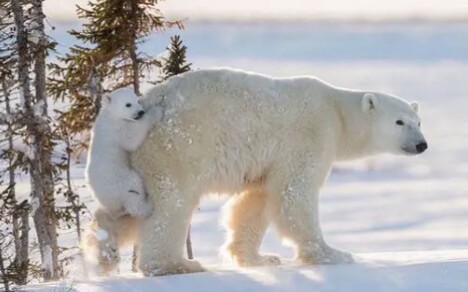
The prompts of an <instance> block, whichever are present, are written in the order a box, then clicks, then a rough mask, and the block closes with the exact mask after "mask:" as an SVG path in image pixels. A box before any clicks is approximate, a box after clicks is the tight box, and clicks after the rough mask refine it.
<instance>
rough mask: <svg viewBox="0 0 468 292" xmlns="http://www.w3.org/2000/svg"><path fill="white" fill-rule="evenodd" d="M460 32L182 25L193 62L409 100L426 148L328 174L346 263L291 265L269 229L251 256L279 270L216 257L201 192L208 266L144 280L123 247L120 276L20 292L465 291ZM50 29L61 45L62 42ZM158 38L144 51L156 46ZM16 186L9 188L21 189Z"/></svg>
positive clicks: (467, 200) (444, 28)
mask: <svg viewBox="0 0 468 292" xmlns="http://www.w3.org/2000/svg"><path fill="white" fill-rule="evenodd" d="M46 3H47V2H46ZM467 27H468V24H454V25H435V24H428V25H427V26H419V25H417V26H414V25H408V24H401V25H392V26H376V27H357V28H356V27H353V26H341V28H340V26H339V25H338V26H332V25H330V26H325V25H324V26H319V27H317V26H314V25H310V26H308V25H305V26H304V27H302V28H300V27H298V26H295V25H293V24H292V25H289V26H288V25H284V26H280V25H276V26H275V25H274V26H271V27H269V26H268V25H264V26H255V25H251V26H250V27H249V25H237V26H236V25H226V24H219V23H215V24H204V25H196V26H190V25H187V27H186V30H185V31H183V32H182V39H183V40H184V41H186V45H187V46H188V52H189V56H188V60H189V61H190V62H193V63H194V66H193V67H194V68H206V67H212V66H231V67H236V68H243V69H246V70H253V71H257V72H262V73H266V74H271V75H275V76H291V75H303V74H307V75H316V76H318V77H320V78H322V79H324V80H326V81H328V82H330V83H332V84H335V85H339V86H343V87H351V88H367V89H369V90H379V91H385V92H391V93H393V94H395V95H399V96H402V97H404V98H406V99H409V100H416V101H418V102H419V103H420V113H421V117H422V127H423V131H424V133H425V134H426V138H427V140H428V143H429V149H428V151H427V152H426V153H424V154H423V155H421V156H417V157H404V156H401V157H397V156H389V155H388V156H387V155H384V156H379V157H374V158H370V159H366V160H362V161H356V162H350V163H345V164H340V165H337V167H336V168H335V169H334V171H333V173H332V175H331V177H330V179H329V181H328V183H327V184H326V186H325V187H324V189H323V191H322V195H321V202H320V210H321V222H322V228H323V231H324V235H325V238H326V240H327V242H328V243H330V244H331V245H332V246H334V247H337V248H340V249H343V250H346V251H350V252H352V253H353V254H354V255H355V256H356V258H357V263H355V264H350V265H330V266H305V267H298V266H294V264H293V263H292V262H291V258H292V256H293V252H292V250H291V249H290V248H289V247H286V246H283V245H282V243H281V240H280V239H279V237H278V236H277V235H276V233H275V232H274V230H272V229H271V230H269V231H268V232H267V235H266V237H265V239H264V240H263V243H262V247H261V252H262V253H270V254H277V255H279V256H280V257H281V259H282V261H283V265H281V266H279V267H269V268H255V269H238V268H236V267H234V266H233V264H232V262H231V260H230V259H229V258H225V257H223V256H222V255H220V254H219V253H218V250H219V248H220V247H221V246H222V244H223V242H224V238H225V236H226V234H225V232H224V230H223V228H222V227H221V225H220V219H221V217H222V215H221V213H222V206H223V204H224V202H225V200H223V199H221V200H214V199H206V200H204V201H203V202H202V203H201V205H200V209H199V210H198V211H196V213H195V216H194V218H193V221H192V226H191V231H192V234H191V235H192V244H193V250H194V257H195V259H197V260H199V261H200V262H201V263H202V264H204V265H205V266H207V267H208V268H209V269H210V270H211V271H210V272H206V273H200V274H190V275H176V276H165V277H156V278H142V277H141V276H139V275H137V274H134V273H131V272H130V262H131V257H130V255H131V249H126V250H124V252H123V255H122V264H121V265H120V274H119V275H115V276H113V277H110V278H92V279H88V280H85V279H84V277H83V276H82V274H83V272H82V267H81V265H80V264H79V261H78V260H77V261H76V262H74V263H73V264H72V266H71V267H69V268H68V269H69V270H68V271H69V273H70V276H69V278H67V279H66V281H64V282H63V283H48V284H41V285H36V286H29V287H28V289H27V291H41V292H46V291H47V292H49V291H68V288H67V287H71V289H70V291H77V292H78V291H91V292H93V291H99V292H103V291H117V292H118V291H143V292H145V291H225V292H229V291H266V290H268V291H364V292H366V291H460V292H462V291H468V277H467V275H468V179H467V178H468V127H467V117H466V112H467V109H468V98H467V92H468V82H466V77H467V76H468V47H466V41H460V40H463V39H466V37H468V34H467V33H466V32H467V31H468V30H467ZM63 29H65V28H63ZM57 33H58V34H59V37H58V38H57V39H58V40H59V41H60V40H64V41H66V40H67V39H66V38H65V39H64V38H60V31H58V32H57ZM168 39H169V34H167V35H165V36H164V37H160V38H155V39H151V40H149V41H148V42H147V43H146V44H145V46H148V51H149V52H159V51H162V50H163V49H164V48H165V47H166V46H167V43H168V41H167V40H168ZM441 39H442V40H444V41H443V42H441ZM299 44H300V45H299ZM155 48H156V49H155ZM83 167H84V163H82V164H80V165H76V166H74V168H73V169H72V173H73V177H74V180H73V184H74V185H75V186H77V187H78V190H77V191H78V193H80V195H81V200H82V201H83V202H85V204H86V205H87V206H88V207H89V208H90V209H91V211H92V210H94V209H95V208H96V203H95V202H93V201H92V199H91V195H90V191H89V189H88V188H87V187H81V186H83V185H84V178H83V174H84V168H83ZM26 184H27V179H24V180H23V181H20V183H19V185H18V187H19V189H20V190H23V192H24V193H27V187H25V185H26ZM85 219H87V220H89V215H88V217H87V218H85ZM84 221H86V220H84ZM60 242H61V244H62V245H63V246H76V244H77V240H76V235H75V234H74V233H72V232H70V231H62V232H61V233H60Z"/></svg>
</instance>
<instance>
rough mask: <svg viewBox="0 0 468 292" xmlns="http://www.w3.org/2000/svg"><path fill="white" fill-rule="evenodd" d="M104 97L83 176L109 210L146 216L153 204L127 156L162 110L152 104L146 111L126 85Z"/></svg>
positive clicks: (97, 197)
mask: <svg viewBox="0 0 468 292" xmlns="http://www.w3.org/2000/svg"><path fill="white" fill-rule="evenodd" d="M104 99H105V103H104V104H103V107H102V109H101V111H100V113H99V114H98V116H97V118H96V121H95V123H94V126H93V129H92V132H91V144H90V149H89V153H88V160H87V165H86V170H85V175H86V180H87V182H88V184H89V185H90V187H91V189H92V191H93V193H94V197H95V198H96V199H97V201H98V202H99V203H100V205H101V207H102V208H104V209H105V210H106V211H107V212H108V213H109V214H111V215H113V216H115V217H120V216H122V215H126V214H129V215H131V216H135V217H144V216H148V215H150V214H151V212H152V210H153V206H152V204H148V202H147V200H146V192H145V189H144V185H143V181H142V180H141V178H140V175H139V174H138V173H137V172H136V171H135V170H133V169H132V168H131V166H130V164H129V157H128V156H129V153H130V152H133V151H135V150H136V149H137V148H138V147H139V146H140V144H141V143H142V142H143V140H144V139H145V138H146V135H147V134H148V131H149V130H150V129H151V127H152V126H153V125H154V124H155V123H156V122H157V121H159V120H160V119H161V116H162V110H161V109H160V108H159V107H152V108H151V109H150V111H149V112H148V113H146V111H145V110H144V109H143V107H142V105H141V104H140V103H139V100H138V97H137V96H136V95H135V93H134V92H133V91H132V90H131V89H127V88H124V89H120V90H117V91H115V92H113V93H112V94H111V95H106V96H105V97H104Z"/></svg>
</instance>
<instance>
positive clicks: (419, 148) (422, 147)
mask: <svg viewBox="0 0 468 292" xmlns="http://www.w3.org/2000/svg"><path fill="white" fill-rule="evenodd" d="M426 149H427V143H426V142H421V143H419V144H418V145H416V150H417V151H418V153H423V152H424V151H426Z"/></svg>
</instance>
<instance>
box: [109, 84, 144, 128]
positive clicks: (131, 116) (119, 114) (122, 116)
mask: <svg viewBox="0 0 468 292" xmlns="http://www.w3.org/2000/svg"><path fill="white" fill-rule="evenodd" d="M104 109H105V110H106V111H107V112H108V113H109V114H110V115H111V116H112V117H113V118H115V119H118V120H125V121H129V122H132V121H137V120H139V119H141V118H142V117H143V115H144V114H145V110H144V109H143V106H142V105H141V104H140V102H139V100H138V96H137V95H136V94H135V93H134V92H133V90H131V89H128V88H122V89H119V90H116V91H114V92H112V93H110V94H107V95H105V97H104Z"/></svg>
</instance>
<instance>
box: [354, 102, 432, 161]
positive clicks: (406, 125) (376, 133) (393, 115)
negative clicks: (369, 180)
mask: <svg viewBox="0 0 468 292" xmlns="http://www.w3.org/2000/svg"><path fill="white" fill-rule="evenodd" d="M362 110H363V111H364V114H366V115H369V117H370V121H371V140H372V147H373V148H374V150H375V151H376V152H389V153H394V154H406V155H415V154H420V153H422V152H424V151H425V150H426V149H427V147H428V146H427V142H426V139H425V138H424V136H423V134H422V132H421V120H420V118H419V116H418V110H419V106H418V104H417V103H416V102H412V103H408V102H406V101H404V100H402V99H399V98H397V97H393V96H389V95H385V94H381V93H366V94H365V95H364V96H363V97H362Z"/></svg>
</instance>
